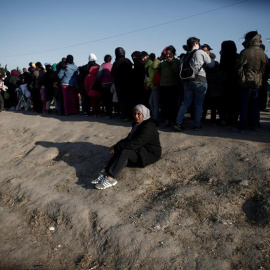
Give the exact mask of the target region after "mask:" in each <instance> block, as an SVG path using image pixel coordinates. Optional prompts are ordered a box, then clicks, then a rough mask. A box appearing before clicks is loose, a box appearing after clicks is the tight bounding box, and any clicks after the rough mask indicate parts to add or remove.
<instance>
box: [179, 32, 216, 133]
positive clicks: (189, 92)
mask: <svg viewBox="0 0 270 270" xmlns="http://www.w3.org/2000/svg"><path fill="white" fill-rule="evenodd" d="M183 48H184V50H186V51H187V53H186V55H185V56H184V57H183V58H181V61H180V73H179V75H180V78H181V80H182V81H183V83H184V100H183V103H182V105H181V107H180V109H179V112H178V115H177V118H176V125H175V126H174V128H175V130H177V131H183V130H184V129H185V128H184V127H183V125H182V122H183V118H184V116H185V113H186V111H187V109H188V108H189V106H190V104H191V103H192V101H193V99H194V110H195V111H194V127H193V129H194V130H199V129H200V127H201V126H200V123H201V116H202V109H203V101H204V95H205V93H206V90H207V81H206V72H205V69H204V67H208V68H213V67H214V66H215V61H214V60H213V59H211V58H210V56H209V55H208V54H207V53H206V52H204V51H203V50H201V49H200V40H199V39H198V38H196V37H191V38H189V39H188V40H187V44H186V45H184V46H183Z"/></svg>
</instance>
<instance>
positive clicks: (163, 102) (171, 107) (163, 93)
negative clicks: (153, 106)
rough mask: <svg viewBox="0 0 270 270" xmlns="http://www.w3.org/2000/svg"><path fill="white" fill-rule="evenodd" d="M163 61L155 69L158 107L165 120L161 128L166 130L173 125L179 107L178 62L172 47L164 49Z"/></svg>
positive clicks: (179, 83)
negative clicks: (156, 71)
mask: <svg viewBox="0 0 270 270" xmlns="http://www.w3.org/2000/svg"><path fill="white" fill-rule="evenodd" d="M164 53H165V60H164V61H163V62H161V63H160V64H159V66H158V68H157V70H160V72H161V76H160V107H161V113H162V116H163V117H164V118H165V123H164V125H162V126H161V128H167V127H169V126H171V125H172V124H173V123H175V118H176V115H177V111H178V108H179V105H180V97H181V89H182V87H181V80H180V78H179V71H180V61H179V59H178V58H175V53H176V50H175V48H174V47H173V46H171V45H170V46H168V47H166V48H165V49H164Z"/></svg>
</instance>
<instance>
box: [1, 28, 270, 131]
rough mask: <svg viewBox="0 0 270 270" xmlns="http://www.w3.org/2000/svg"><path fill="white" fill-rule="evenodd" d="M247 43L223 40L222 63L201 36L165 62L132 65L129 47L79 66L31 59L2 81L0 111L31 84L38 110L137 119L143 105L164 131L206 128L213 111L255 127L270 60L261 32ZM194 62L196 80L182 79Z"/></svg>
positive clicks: (143, 59)
mask: <svg viewBox="0 0 270 270" xmlns="http://www.w3.org/2000/svg"><path fill="white" fill-rule="evenodd" d="M243 46H244V49H243V50H242V51H241V52H240V54H238V53H237V49H236V45H235V43H234V42H233V41H231V40H228V41H224V42H222V44H221V50H220V62H217V61H216V56H215V55H214V54H213V53H212V48H211V47H210V46H209V45H208V44H203V45H201V44H200V39H199V38H196V37H191V38H189V39H188V40H187V42H186V44H185V45H183V49H184V50H185V51H186V53H183V54H181V55H180V56H177V55H176V49H175V47H174V46H172V45H170V46H167V47H165V48H164V49H163V50H162V52H161V55H160V56H159V57H156V55H155V54H154V53H150V54H148V53H147V52H146V51H142V52H140V51H134V52H133V53H132V54H131V60H130V59H129V58H127V57H126V52H125V50H124V48H122V47H118V48H116V49H115V61H114V62H113V63H112V56H111V55H109V54H107V55H105V57H104V62H103V63H102V64H101V65H99V64H97V60H98V59H97V57H96V55H95V54H94V53H91V54H90V55H89V58H88V60H89V61H88V63H87V64H85V65H83V66H79V67H77V66H76V64H75V61H74V58H73V56H72V55H68V56H67V57H64V58H62V60H61V61H60V62H59V63H58V64H50V63H45V64H44V65H42V64H41V63H40V62H36V63H33V62H30V63H29V68H28V70H27V69H26V68H24V69H23V72H22V73H21V74H19V72H18V71H17V70H12V71H11V72H8V71H7V72H6V74H5V76H4V79H3V82H4V85H5V86H6V87H7V88H8V89H3V87H2V88H1V85H0V88H1V89H2V90H1V97H0V106H1V111H3V110H4V108H5V109H9V110H12V109H15V108H16V106H17V104H18V98H17V95H16V89H17V88H18V87H20V85H22V84H24V85H27V88H28V90H29V91H30V92H31V98H30V100H31V104H32V106H31V109H32V110H34V111H36V112H37V113H53V112H54V113H56V114H58V115H79V114H80V115H81V116H84V117H86V116H91V115H92V116H95V117H100V116H102V115H104V116H105V117H107V118H112V117H114V116H117V117H119V118H121V119H122V121H132V119H133V115H132V108H134V106H136V105H137V104H142V105H144V106H146V107H147V108H149V109H150V111H151V114H152V118H153V119H154V121H155V122H156V123H157V125H159V127H160V128H171V129H173V130H175V131H184V130H185V129H186V127H185V123H187V122H188V121H190V122H191V123H193V129H194V130H199V129H200V128H201V122H202V121H204V120H205V118H206V115H207V112H208V111H209V110H210V121H211V123H213V124H221V125H232V126H234V127H235V131H242V130H244V129H246V128H251V129H253V130H256V129H257V128H259V127H260V111H262V110H266V107H267V91H269V73H270V72H269V70H270V68H269V60H268V57H267V56H266V54H265V52H264V49H265V47H264V45H263V44H262V41H261V36H260V35H259V34H258V33H257V31H251V32H248V33H247V34H246V35H245V41H244V42H243ZM187 59H188V60H187ZM187 61H188V64H190V69H191V70H192V72H193V75H194V76H193V77H192V78H191V77H187V78H184V77H183V76H182V77H181V72H182V69H183V67H184V64H183V63H186V62H187ZM267 89H268V90H267ZM4 90H6V91H4ZM52 104H54V107H53V108H54V110H52ZM187 114H188V115H189V117H188V118H187V117H186V116H187Z"/></svg>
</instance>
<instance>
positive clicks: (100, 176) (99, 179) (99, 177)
mask: <svg viewBox="0 0 270 270" xmlns="http://www.w3.org/2000/svg"><path fill="white" fill-rule="evenodd" d="M103 179H105V176H104V175H103V174H102V173H100V174H99V176H98V178H96V179H94V180H92V181H91V184H94V185H95V184H98V183H100V182H101V181H102V180H103Z"/></svg>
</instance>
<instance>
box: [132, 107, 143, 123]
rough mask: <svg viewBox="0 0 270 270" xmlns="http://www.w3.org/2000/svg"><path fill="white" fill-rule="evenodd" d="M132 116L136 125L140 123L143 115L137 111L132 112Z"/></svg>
mask: <svg viewBox="0 0 270 270" xmlns="http://www.w3.org/2000/svg"><path fill="white" fill-rule="evenodd" d="M133 116H134V121H135V122H136V123H141V122H142V121H143V114H142V113H141V112H140V111H139V110H137V109H136V110H134V112H133Z"/></svg>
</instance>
